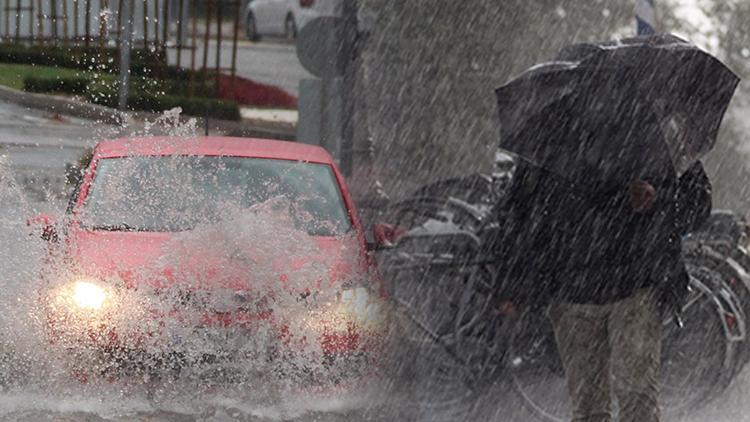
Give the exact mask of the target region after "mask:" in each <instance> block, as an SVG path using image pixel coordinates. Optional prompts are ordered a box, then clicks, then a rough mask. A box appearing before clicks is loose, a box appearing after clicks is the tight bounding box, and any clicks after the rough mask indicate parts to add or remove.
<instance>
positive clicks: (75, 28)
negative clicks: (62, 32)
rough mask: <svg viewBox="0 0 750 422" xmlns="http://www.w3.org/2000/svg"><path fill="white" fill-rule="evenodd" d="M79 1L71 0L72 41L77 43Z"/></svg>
mask: <svg viewBox="0 0 750 422" xmlns="http://www.w3.org/2000/svg"><path fill="white" fill-rule="evenodd" d="M79 1H80V0H73V34H74V35H73V40H74V41H78V38H79V36H78V29H79V25H80V24H79V22H78V14H79V13H81V6H80V5H79V4H78V2H79Z"/></svg>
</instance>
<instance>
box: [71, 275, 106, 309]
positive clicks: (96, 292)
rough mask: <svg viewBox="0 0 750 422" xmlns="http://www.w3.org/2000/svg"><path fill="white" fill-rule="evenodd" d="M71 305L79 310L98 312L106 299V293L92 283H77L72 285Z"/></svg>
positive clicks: (82, 281)
mask: <svg viewBox="0 0 750 422" xmlns="http://www.w3.org/2000/svg"><path fill="white" fill-rule="evenodd" d="M72 297H73V303H75V304H76V306H78V307H79V308H81V309H92V310H99V309H101V308H102V306H103V305H104V301H105V300H106V299H107V292H106V291H105V290H104V289H103V288H101V287H99V286H98V285H97V284H96V283H95V282H92V281H84V280H81V281H77V282H76V283H75V284H74V285H73V292H72Z"/></svg>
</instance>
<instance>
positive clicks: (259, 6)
mask: <svg viewBox="0 0 750 422" xmlns="http://www.w3.org/2000/svg"><path fill="white" fill-rule="evenodd" d="M271 1H272V0H252V1H251V3H250V10H251V11H252V13H253V16H255V27H256V28H257V30H258V32H259V33H261V34H268V33H269V31H270V30H271V25H270V9H271Z"/></svg>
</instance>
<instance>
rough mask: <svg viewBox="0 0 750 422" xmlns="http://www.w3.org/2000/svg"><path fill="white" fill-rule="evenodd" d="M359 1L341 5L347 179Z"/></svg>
mask: <svg viewBox="0 0 750 422" xmlns="http://www.w3.org/2000/svg"><path fill="white" fill-rule="evenodd" d="M358 13H359V1H358V0H345V1H344V2H343V25H342V26H341V38H340V39H341V51H340V54H341V63H342V64H343V67H344V69H343V70H344V75H343V89H342V94H343V115H342V134H341V135H342V136H341V138H342V144H341V163H340V164H341V172H342V173H343V174H344V176H346V177H350V176H351V175H352V172H353V170H354V154H355V145H356V143H355V142H354V136H355V130H354V129H355V124H356V122H355V115H356V108H357V98H356V97H357V76H358V74H359V68H358V67H359V64H360V60H359V53H360V52H359V48H360V45H359V44H360V43H359V32H358V31H359V30H358V27H359V21H358Z"/></svg>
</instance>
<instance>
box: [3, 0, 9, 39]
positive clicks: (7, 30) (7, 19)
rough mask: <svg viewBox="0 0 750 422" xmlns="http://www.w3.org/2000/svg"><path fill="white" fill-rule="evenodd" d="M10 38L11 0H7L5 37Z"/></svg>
mask: <svg viewBox="0 0 750 422" xmlns="http://www.w3.org/2000/svg"><path fill="white" fill-rule="evenodd" d="M9 38H10V0H5V39H4V40H3V41H8V39H9Z"/></svg>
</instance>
